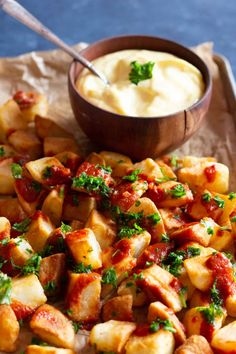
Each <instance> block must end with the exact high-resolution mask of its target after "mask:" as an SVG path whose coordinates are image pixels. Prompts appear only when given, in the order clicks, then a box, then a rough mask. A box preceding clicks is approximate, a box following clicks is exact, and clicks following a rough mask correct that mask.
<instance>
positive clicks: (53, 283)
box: [43, 280, 56, 293]
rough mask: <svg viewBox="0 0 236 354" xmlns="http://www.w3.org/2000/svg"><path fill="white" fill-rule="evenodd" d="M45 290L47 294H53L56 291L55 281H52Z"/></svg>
mask: <svg viewBox="0 0 236 354" xmlns="http://www.w3.org/2000/svg"><path fill="white" fill-rule="evenodd" d="M43 288H44V290H45V291H47V293H53V292H54V291H55V290H56V283H55V281H53V280H50V281H48V282H47V284H46V285H45V286H44V287H43Z"/></svg>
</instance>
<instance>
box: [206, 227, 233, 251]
mask: <svg viewBox="0 0 236 354" xmlns="http://www.w3.org/2000/svg"><path fill="white" fill-rule="evenodd" d="M233 241H234V238H233V235H232V232H231V231H229V230H222V229H221V228H220V227H218V230H217V231H216V233H215V234H214V235H212V237H211V240H210V243H209V247H212V248H214V249H215V250H217V251H225V250H228V249H230V248H231V246H233Z"/></svg>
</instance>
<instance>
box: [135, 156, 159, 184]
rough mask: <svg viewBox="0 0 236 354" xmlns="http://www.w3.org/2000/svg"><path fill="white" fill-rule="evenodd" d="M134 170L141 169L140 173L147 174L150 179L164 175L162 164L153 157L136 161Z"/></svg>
mask: <svg viewBox="0 0 236 354" xmlns="http://www.w3.org/2000/svg"><path fill="white" fill-rule="evenodd" d="M133 170H140V174H141V175H145V176H146V177H147V179H148V180H150V181H153V180H155V179H157V178H163V177H164V176H163V173H162V171H161V168H160V166H159V165H158V164H157V163H156V162H155V161H154V160H153V159H151V158H147V159H145V160H142V161H140V162H137V163H135V164H134V165H133Z"/></svg>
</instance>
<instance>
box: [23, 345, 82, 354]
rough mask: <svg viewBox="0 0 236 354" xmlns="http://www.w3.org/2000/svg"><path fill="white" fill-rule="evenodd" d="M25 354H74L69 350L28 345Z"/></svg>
mask: <svg viewBox="0 0 236 354" xmlns="http://www.w3.org/2000/svg"><path fill="white" fill-rule="evenodd" d="M25 353H26V354H75V352H74V351H73V350H71V349H64V348H56V347H50V346H41V345H33V344H31V345H28V346H27V347H26V350H25Z"/></svg>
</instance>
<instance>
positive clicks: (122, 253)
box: [111, 239, 131, 264]
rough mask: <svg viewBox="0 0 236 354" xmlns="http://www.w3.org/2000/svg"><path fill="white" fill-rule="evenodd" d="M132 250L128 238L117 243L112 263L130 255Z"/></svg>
mask: <svg viewBox="0 0 236 354" xmlns="http://www.w3.org/2000/svg"><path fill="white" fill-rule="evenodd" d="M130 252H131V246H130V241H129V240H127V239H123V240H120V241H118V242H117V243H116V245H115V251H114V252H113V255H112V257H111V262H112V264H116V263H119V262H121V261H122V260H123V259H124V258H126V257H129V256H130Z"/></svg>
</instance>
